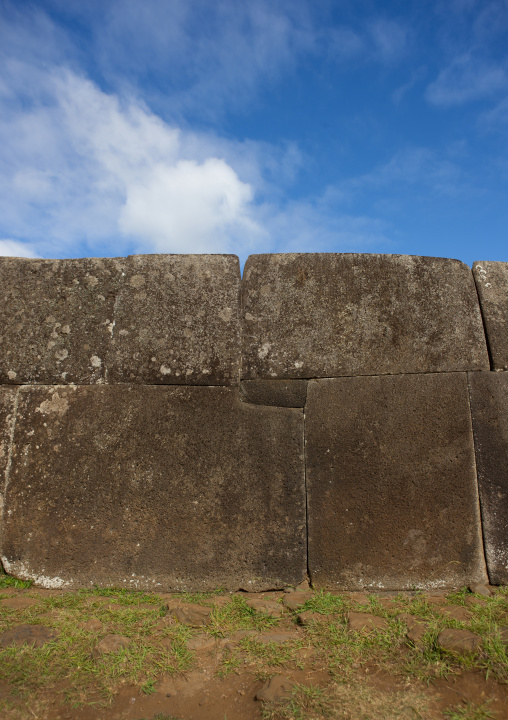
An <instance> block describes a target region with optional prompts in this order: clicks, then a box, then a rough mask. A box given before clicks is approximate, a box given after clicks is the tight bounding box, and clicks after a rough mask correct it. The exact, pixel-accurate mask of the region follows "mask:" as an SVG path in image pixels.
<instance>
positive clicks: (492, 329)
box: [473, 260, 508, 370]
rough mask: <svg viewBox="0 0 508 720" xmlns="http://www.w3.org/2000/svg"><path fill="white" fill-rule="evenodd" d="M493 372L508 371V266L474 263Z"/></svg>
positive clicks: (482, 262)
mask: <svg viewBox="0 0 508 720" xmlns="http://www.w3.org/2000/svg"><path fill="white" fill-rule="evenodd" d="M473 275H474V279H475V281H476V287H477V290H478V296H479V298H480V305H481V308H482V315H483V321H484V323H485V332H486V335H487V342H488V345H489V350H490V356H491V359H492V367H493V369H494V370H508V263H506V262H489V261H487V260H482V261H481V262H475V263H474V264H473Z"/></svg>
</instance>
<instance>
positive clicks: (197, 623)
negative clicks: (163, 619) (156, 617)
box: [171, 604, 212, 627]
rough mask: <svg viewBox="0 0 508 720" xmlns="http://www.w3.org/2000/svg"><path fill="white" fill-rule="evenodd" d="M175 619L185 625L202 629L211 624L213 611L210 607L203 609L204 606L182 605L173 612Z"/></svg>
mask: <svg viewBox="0 0 508 720" xmlns="http://www.w3.org/2000/svg"><path fill="white" fill-rule="evenodd" d="M171 614H172V615H173V617H175V618H176V619H177V620H178V622H180V623H183V624H184V625H191V626H192V627H201V626H203V625H208V623H209V622H210V616H211V614H212V609H211V608H209V607H203V605H191V604H189V605H181V606H180V607H176V608H174V610H172V611H171Z"/></svg>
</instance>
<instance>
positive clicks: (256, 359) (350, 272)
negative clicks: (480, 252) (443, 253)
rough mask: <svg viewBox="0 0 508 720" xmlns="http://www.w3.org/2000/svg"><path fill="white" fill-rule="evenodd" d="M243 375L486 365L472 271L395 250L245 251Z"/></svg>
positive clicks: (367, 372)
mask: <svg viewBox="0 0 508 720" xmlns="http://www.w3.org/2000/svg"><path fill="white" fill-rule="evenodd" d="M242 295H243V298H242V312H243V347H244V361H243V377H244V378H245V379H254V378H316V377H334V376H343V375H384V374H397V373H419V372H444V371H457V370H488V369H489V368H490V365H489V359H488V354H487V347H486V343H485V336H484V332H483V326H482V321H481V316H480V309H479V305H478V298H477V294H476V290H475V286H474V281H473V277H472V274H471V270H470V269H469V268H468V267H467V266H466V265H464V264H463V263H461V262H459V261H458V260H448V259H445V258H430V257H417V256H403V255H359V254H333V253H331V254H318V253H309V254H287V255H277V254H275V255H252V256H251V257H249V258H248V260H247V262H246V264H245V269H244V276H243V285H242Z"/></svg>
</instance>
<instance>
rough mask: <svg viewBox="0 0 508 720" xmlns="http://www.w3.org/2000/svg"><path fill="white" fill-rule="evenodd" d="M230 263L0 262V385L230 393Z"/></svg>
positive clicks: (219, 259) (235, 363)
mask: <svg viewBox="0 0 508 720" xmlns="http://www.w3.org/2000/svg"><path fill="white" fill-rule="evenodd" d="M239 293H240V266H239V262H238V258H237V257H236V256H233V255H134V256H130V257H128V258H117V259H110V258H88V259H82V260H27V259H19V258H0V297H1V298H2V300H3V302H2V310H1V312H2V322H1V323H0V327H1V329H0V382H1V383H4V384H9V383H11V384H47V385H63V384H67V383H75V384H78V385H88V384H94V383H148V384H166V385H175V384H176V385H232V384H235V383H237V382H238V380H239V375H240V338H239V317H238V305H239Z"/></svg>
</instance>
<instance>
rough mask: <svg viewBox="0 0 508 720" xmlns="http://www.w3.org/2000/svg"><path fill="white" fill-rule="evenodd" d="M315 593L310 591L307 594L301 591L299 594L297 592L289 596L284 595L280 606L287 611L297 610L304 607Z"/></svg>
mask: <svg viewBox="0 0 508 720" xmlns="http://www.w3.org/2000/svg"><path fill="white" fill-rule="evenodd" d="M314 595H315V593H313V592H311V591H310V590H309V591H307V592H304V591H303V590H302V591H301V592H299V591H298V590H297V591H296V592H294V593H289V595H285V596H284V598H283V600H282V604H283V605H284V607H287V608H288V610H296V609H297V608H299V607H301V606H302V605H304V604H305V603H306V602H307V600H312V598H313V597H314Z"/></svg>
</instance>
